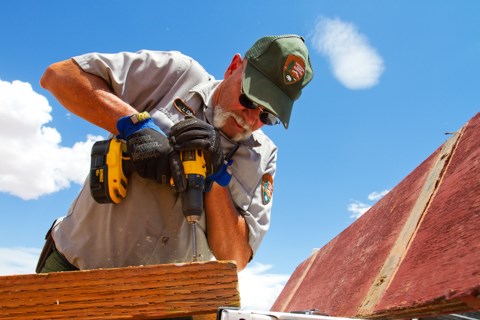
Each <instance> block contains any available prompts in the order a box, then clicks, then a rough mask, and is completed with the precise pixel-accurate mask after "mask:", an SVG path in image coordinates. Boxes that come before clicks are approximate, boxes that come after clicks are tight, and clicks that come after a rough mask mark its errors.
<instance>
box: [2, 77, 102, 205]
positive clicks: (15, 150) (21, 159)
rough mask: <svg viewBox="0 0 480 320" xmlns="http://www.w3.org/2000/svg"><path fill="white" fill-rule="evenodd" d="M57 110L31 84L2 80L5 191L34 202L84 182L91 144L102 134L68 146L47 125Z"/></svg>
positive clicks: (58, 134)
mask: <svg viewBox="0 0 480 320" xmlns="http://www.w3.org/2000/svg"><path fill="white" fill-rule="evenodd" d="M51 111H52V107H51V106H50V105H49V103H48V101H47V99H46V98H45V97H44V96H42V95H40V94H38V93H36V92H35V91H33V89H32V86H31V85H30V84H29V83H26V82H21V81H13V82H7V81H2V80H0V141H2V156H1V157H0V192H6V193H9V194H12V195H14V196H17V197H20V198H22V199H24V200H28V199H36V198H38V197H40V196H42V195H46V194H50V193H53V192H56V191H59V190H61V189H64V188H68V187H69V186H70V184H71V183H78V184H81V183H83V180H84V179H85V177H86V175H87V173H88V168H89V163H90V149H91V146H92V144H93V143H94V142H95V141H96V140H98V139H101V138H102V137H99V136H87V137H86V140H85V141H82V142H77V143H75V144H74V146H73V147H71V148H68V147H62V146H61V145H60V143H61V140H62V138H61V135H60V133H59V132H58V131H57V130H56V129H55V128H52V127H48V126H46V124H47V123H48V122H50V121H51V120H52V116H51V115H50V113H51Z"/></svg>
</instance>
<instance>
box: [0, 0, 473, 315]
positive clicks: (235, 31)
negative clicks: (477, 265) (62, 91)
mask: <svg viewBox="0 0 480 320" xmlns="http://www.w3.org/2000/svg"><path fill="white" fill-rule="evenodd" d="M478 12H480V2H478V1H474V0H471V1H462V0H461V1H443V0H426V1H413V0H407V1H380V0H376V1H373V0H372V1H362V2H360V1H353V0H351V1H333V0H332V1H322V0H308V1H284V0H280V1H278V0H277V1H253V0H251V1H250V0H249V1H243V2H236V3H229V2H227V1H223V2H220V1H202V2H200V1H180V0H175V1H142V0H139V1H135V2H134V1H98V0H95V1H92V0H87V1H81V2H78V1H77V2H73V1H67V2H65V1H48V2H43V1H42V2H40V1H22V0H19V1H15V2H13V1H10V2H3V3H2V5H1V10H0V42H1V45H0V141H1V142H2V144H3V147H2V156H1V157H0V213H1V218H2V222H1V223H0V274H13V273H28V272H33V266H34V264H35V263H36V259H37V256H38V253H39V251H40V249H41V247H42V246H43V237H44V234H45V232H46V231H47V229H48V228H49V227H50V225H51V223H52V221H53V220H54V219H55V218H57V217H59V216H62V215H64V214H65V213H66V211H67V209H68V207H69V205H70V203H71V201H72V200H73V199H74V197H75V195H76V194H77V192H78V191H79V188H80V183H81V181H83V179H84V177H85V174H86V172H87V170H88V166H89V152H90V146H91V143H92V141H94V140H95V139H98V138H99V137H100V136H103V137H106V132H105V131H103V130H101V129H98V128H96V127H94V126H93V125H90V124H88V123H86V122H85V121H84V120H82V119H79V118H77V117H75V116H74V115H72V114H69V113H68V112H67V111H66V109H64V108H63V107H62V106H61V105H60V104H59V103H58V102H57V101H56V100H55V99H54V98H53V97H52V96H51V95H50V94H49V93H48V92H47V91H45V90H44V89H42V88H41V87H40V85H39V79H40V77H41V75H42V73H43V71H44V70H45V68H46V67H47V66H48V65H49V64H51V63H53V62H56V61H59V60H64V59H68V58H69V57H71V56H74V55H78V54H82V53H86V52H91V51H98V52H117V51H137V50H140V49H154V50H179V51H182V52H183V53H185V54H188V55H190V56H192V57H194V58H195V59H197V60H198V61H199V62H200V63H201V64H203V65H204V66H205V68H206V69H207V70H208V71H209V72H210V73H211V74H212V75H214V76H215V77H216V78H217V79H221V78H222V77H223V72H224V70H225V68H226V67H227V66H228V64H229V62H230V60H231V58H232V57H233V55H234V54H235V53H237V52H239V53H241V54H243V53H245V51H246V50H247V49H248V48H249V46H250V45H251V44H253V42H254V41H255V40H256V39H257V38H259V37H261V36H264V35H271V34H285V33H296V34H300V35H303V36H304V37H305V39H306V42H307V45H308V46H309V48H310V52H311V60H312V64H313V67H314V71H315V76H314V79H313V81H312V82H311V83H310V85H309V86H308V87H307V88H306V89H305V90H304V92H303V94H302V97H301V98H300V100H299V101H298V102H297V103H296V105H295V107H294V111H293V114H292V119H291V124H290V127H289V129H288V130H287V131H286V130H284V129H283V128H282V127H281V126H277V127H274V128H266V129H265V131H266V132H267V134H269V135H270V136H271V137H272V139H273V140H274V141H275V143H276V144H277V145H278V147H279V160H278V167H277V176H276V179H275V187H274V206H273V211H272V224H271V229H270V231H269V233H268V234H267V236H266V237H265V239H264V242H263V244H262V246H261V248H260V250H259V251H258V253H257V255H256V256H255V258H254V260H253V262H252V263H251V264H250V266H249V267H248V268H247V269H246V270H245V271H244V272H243V274H241V275H240V277H241V290H242V299H244V301H246V304H248V306H252V307H258V308H262V307H265V306H266V307H269V304H271V302H272V299H274V297H275V295H276V294H278V291H279V290H280V289H281V288H282V286H283V284H284V283H285V281H286V280H287V279H288V277H289V275H290V274H291V273H292V272H293V271H294V269H295V268H296V266H297V265H298V264H300V263H301V262H302V261H303V260H305V259H306V258H308V256H309V255H310V253H311V251H312V250H313V249H314V248H320V247H322V246H323V245H325V244H326V243H328V241H330V240H331V239H333V238H334V237H335V236H336V235H337V234H339V233H340V232H341V231H342V230H343V229H345V228H346V227H348V226H349V225H350V224H351V223H353V222H354V221H355V219H356V217H357V216H358V215H359V214H361V213H363V212H364V211H365V210H366V209H368V207H370V206H371V205H373V204H374V203H375V201H377V200H378V199H379V198H380V197H381V196H382V195H383V194H384V193H385V192H388V190H390V189H392V188H393V187H395V185H396V184H398V183H399V182H400V181H401V180H402V179H403V178H404V177H405V176H406V175H408V174H409V173H410V172H411V171H412V170H413V169H414V168H416V167H417V166H418V165H419V164H420V163H421V162H422V161H423V160H424V159H425V158H426V157H428V156H429V155H430V154H431V153H432V152H433V151H434V150H435V149H436V148H437V147H439V146H440V145H441V144H442V143H443V142H444V141H445V140H446V139H447V136H446V135H445V132H452V131H456V130H458V129H459V128H460V127H462V126H463V124H465V122H467V121H468V120H469V119H470V118H471V117H473V116H474V115H475V114H476V113H477V112H478V111H479V105H480V90H479V83H480V78H479V75H480V59H479V57H480V19H478ZM379 223H381V221H379ZM252 282H254V283H255V284H256V286H255V287H252V286H251V285H250V283H252ZM242 283H245V285H243V287H242Z"/></svg>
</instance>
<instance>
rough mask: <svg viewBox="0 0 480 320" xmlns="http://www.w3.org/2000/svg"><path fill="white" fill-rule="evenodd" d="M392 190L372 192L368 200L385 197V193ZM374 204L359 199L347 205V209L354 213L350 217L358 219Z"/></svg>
mask: <svg viewBox="0 0 480 320" xmlns="http://www.w3.org/2000/svg"><path fill="white" fill-rule="evenodd" d="M389 192H390V190H383V191H381V192H376V191H374V192H371V193H370V194H369V195H368V200H370V201H378V200H380V199H381V198H383V196H384V195H386V194H387V193H389ZM372 206H373V204H366V203H363V202H360V201H357V200H353V201H352V202H351V203H350V204H349V205H348V207H347V210H348V211H349V212H351V213H352V215H350V218H354V219H358V218H360V217H361V216H362V215H363V214H364V213H365V212H367V211H368V210H369V209H370V208H371V207H372Z"/></svg>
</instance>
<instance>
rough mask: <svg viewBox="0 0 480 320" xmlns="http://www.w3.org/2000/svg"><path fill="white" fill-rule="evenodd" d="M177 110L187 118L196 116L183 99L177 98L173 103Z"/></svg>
mask: <svg viewBox="0 0 480 320" xmlns="http://www.w3.org/2000/svg"><path fill="white" fill-rule="evenodd" d="M173 105H174V107H175V109H177V110H178V111H180V112H181V113H183V114H184V115H187V116H194V115H195V112H193V109H192V108H190V107H189V106H188V105H187V104H186V103H185V102H184V101H183V100H182V99H180V98H177V99H175V100H174V101H173Z"/></svg>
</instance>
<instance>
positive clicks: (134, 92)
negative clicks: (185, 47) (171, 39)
mask: <svg viewBox="0 0 480 320" xmlns="http://www.w3.org/2000/svg"><path fill="white" fill-rule="evenodd" d="M73 59H74V60H75V61H76V62H77V64H78V65H79V66H80V67H81V68H82V69H83V70H84V71H85V72H88V73H91V74H94V75H96V76H98V77H100V78H102V79H103V80H105V81H106V82H107V83H108V84H109V86H110V87H111V89H112V91H113V93H114V94H115V95H116V96H118V97H120V98H121V99H122V100H123V101H125V102H127V103H129V104H130V105H131V106H133V107H134V108H136V109H137V110H139V111H144V110H147V111H149V110H150V109H152V108H153V107H155V105H154V104H155V103H156V102H157V101H160V100H162V99H163V97H164V96H165V95H166V94H167V93H168V92H169V91H170V90H172V89H175V88H174V87H175V85H176V84H178V83H181V84H182V85H186V86H187V87H188V84H189V83H191V84H192V86H193V85H195V84H197V83H199V82H201V81H202V80H205V79H204V75H205V74H206V71H204V69H203V67H201V66H200V65H199V64H198V63H197V62H196V61H195V60H193V59H192V58H190V57H188V56H185V55H183V54H182V53H180V52H178V51H151V50H141V51H138V52H135V53H133V52H120V53H114V54H108V53H107V54H105V53H96V52H95V53H88V54H84V55H81V56H76V57H73ZM192 68H193V69H194V71H195V72H190V71H192ZM197 70H201V71H202V72H196V71H197ZM195 77H198V79H196V78H195ZM182 78H183V79H182Z"/></svg>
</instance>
